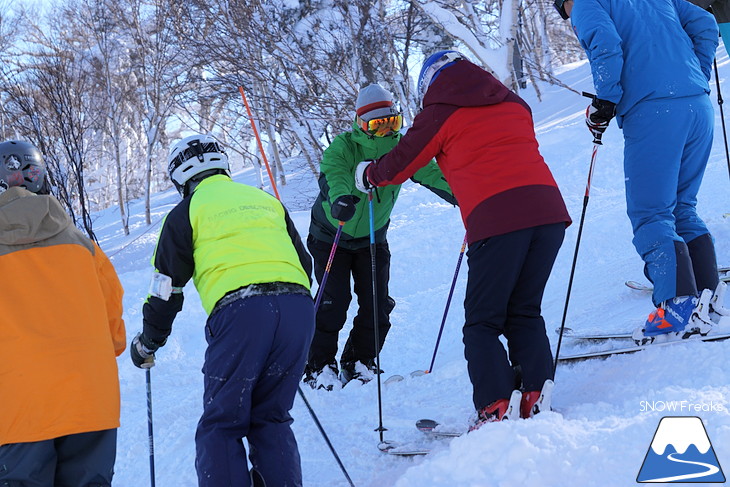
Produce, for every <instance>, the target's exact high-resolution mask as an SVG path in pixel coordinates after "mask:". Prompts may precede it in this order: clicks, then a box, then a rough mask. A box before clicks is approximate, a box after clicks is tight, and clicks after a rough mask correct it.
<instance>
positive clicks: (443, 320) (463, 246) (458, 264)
mask: <svg viewBox="0 0 730 487" xmlns="http://www.w3.org/2000/svg"><path fill="white" fill-rule="evenodd" d="M464 250H466V236H464V243H462V244H461V252H459V260H458V261H456V271H454V279H453V280H452V281H451V289H450V290H449V297H448V298H447V299H446V309H444V316H443V318H441V327H440V328H439V334H438V336H437V337H436V346H435V347H434V348H433V357H431V365H429V366H428V370H426V373H427V374H430V373H431V372H433V364H434V362H435V361H436V352H437V351H438V349H439V343H441V334H442V333H443V332H444V325H445V324H446V316H447V315H448V314H449V306H450V305H451V298H452V297H453V296H454V288H455V287H456V278H457V277H458V276H459V268H460V267H461V259H463V258H464Z"/></svg>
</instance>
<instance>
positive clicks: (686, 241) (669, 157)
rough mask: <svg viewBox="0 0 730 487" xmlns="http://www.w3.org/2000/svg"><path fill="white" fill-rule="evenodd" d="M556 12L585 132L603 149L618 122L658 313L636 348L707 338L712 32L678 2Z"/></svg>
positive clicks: (567, 3)
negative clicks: (703, 203) (583, 103)
mask: <svg viewBox="0 0 730 487" xmlns="http://www.w3.org/2000/svg"><path fill="white" fill-rule="evenodd" d="M554 3H555V7H556V9H557V10H558V12H559V13H560V15H561V16H562V17H563V18H564V19H567V18H570V19H571V22H572V25H573V30H574V31H575V33H576V35H577V37H578V40H579V42H580V44H581V46H582V47H583V49H585V52H586V54H587V56H588V60H589V62H590V65H591V71H592V73H593V83H594V85H595V89H596V93H597V94H596V98H595V99H594V100H593V102H592V103H591V105H590V106H589V107H588V109H587V110H586V123H587V125H588V128H589V129H590V131H591V132H592V134H593V135H594V138H595V139H597V140H598V141H600V138H601V136H602V134H603V132H604V131H605V130H606V128H607V127H608V124H609V122H610V121H611V119H612V118H614V116H615V117H616V122H617V123H618V126H619V127H620V128H622V129H623V133H624V173H625V181H626V204H627V212H628V216H629V219H630V220H631V224H632V227H633V232H634V239H633V243H634V246H635V247H636V250H637V251H638V253H639V254H640V255H641V258H642V259H643V260H644V264H645V273H646V275H647V277H648V278H649V279H650V280H651V281H652V283H653V284H654V293H653V296H652V299H653V301H654V305H655V306H657V310H656V311H654V312H652V313H651V314H650V315H649V319H648V320H647V322H646V324H645V325H644V326H643V327H642V328H641V329H639V330H636V332H635V333H634V339H636V340H637V341H641V342H644V343H646V342H649V341H653V340H654V339H655V338H656V337H658V336H662V340H665V339H667V338H669V337H674V336H680V337H683V338H686V337H687V336H690V335H692V334H695V333H701V334H706V333H708V332H709V331H710V330H711V327H712V322H711V320H710V319H709V317H708V315H707V313H704V314H701V313H700V311H701V310H702V309H703V307H702V306H701V305H700V301H707V302H708V304H709V300H710V299H711V298H712V294H713V291H714V290H715V289H716V288H717V286H718V274H717V262H716V258H715V248H714V243H713V239H712V236H711V235H710V232H709V230H708V229H707V226H706V225H705V223H704V222H703V221H702V219H701V218H700V217H699V216H698V214H697V209H696V205H697V192H698V190H699V188H700V184H701V182H702V177H703V175H704V172H705V167H706V165H707V160H708V158H709V155H710V149H711V148H712V138H713V127H714V110H713V107H712V104H711V102H710V98H709V96H708V94H709V92H710V89H709V84H708V80H709V79H710V74H711V68H712V61H713V59H714V57H715V50H716V49H717V45H718V28H717V23H716V22H715V19H714V18H713V16H712V14H710V13H709V12H707V11H705V10H703V9H701V8H700V7H697V6H696V5H693V4H691V3H689V2H687V1H685V0H642V1H640V2H634V1H631V0H555V2H554ZM705 289H707V290H708V291H706V292H704V293H703V290H705ZM700 293H702V296H701V298H700ZM704 308H707V306H705V307H704Z"/></svg>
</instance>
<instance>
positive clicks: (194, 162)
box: [167, 135, 231, 197]
mask: <svg viewBox="0 0 730 487" xmlns="http://www.w3.org/2000/svg"><path fill="white" fill-rule="evenodd" d="M208 171H211V173H214V172H224V173H225V174H227V175H228V176H230V175H231V172H230V168H229V166H228V156H227V155H226V151H225V150H224V149H223V147H221V145H220V144H219V143H218V141H217V140H216V139H215V138H214V137H213V136H211V135H190V136H188V137H185V138H184V139H182V140H179V141H177V142H175V143H174V144H172V147H170V155H169V156H168V157H167V172H168V173H169V174H170V179H172V182H173V184H174V185H175V189H177V191H178V193H180V195H182V196H183V197H185V188H186V184H187V183H188V181H190V180H195V176H198V175H201V174H202V173H205V172H208ZM202 177H204V176H201V178H202ZM198 179H200V178H198Z"/></svg>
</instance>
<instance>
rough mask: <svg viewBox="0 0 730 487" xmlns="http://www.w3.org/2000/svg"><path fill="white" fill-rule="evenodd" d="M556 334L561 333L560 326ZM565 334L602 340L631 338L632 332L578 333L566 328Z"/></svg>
mask: <svg viewBox="0 0 730 487" xmlns="http://www.w3.org/2000/svg"><path fill="white" fill-rule="evenodd" d="M555 333H556V334H558V335H559V334H560V328H556V329H555ZM563 336H564V337H565V338H569V339H571V340H586V341H591V340H595V341H601V340H624V339H628V338H631V333H630V332H629V333H626V332H620V331H619V332H609V333H578V332H576V331H575V330H573V329H572V328H567V327H566V328H564V329H563Z"/></svg>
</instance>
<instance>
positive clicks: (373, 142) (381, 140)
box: [350, 122, 401, 159]
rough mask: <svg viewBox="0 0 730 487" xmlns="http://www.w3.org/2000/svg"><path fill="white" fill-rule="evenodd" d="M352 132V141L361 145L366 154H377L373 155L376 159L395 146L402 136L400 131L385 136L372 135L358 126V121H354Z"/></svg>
mask: <svg viewBox="0 0 730 487" xmlns="http://www.w3.org/2000/svg"><path fill="white" fill-rule="evenodd" d="M350 133H351V137H352V141H353V142H355V143H356V144H357V145H359V146H361V147H362V148H363V150H364V152H365V153H366V154H370V153H375V154H377V155H375V156H373V158H375V159H377V158H378V157H380V156H382V155H383V154H385V153H387V152H388V151H390V150H391V149H392V148H393V147H395V144H397V143H398V141H399V140H400V137H401V134H400V132H396V133H394V134H391V135H386V136H385V137H373V136H370V135H368V134H366V133H365V132H363V131H362V129H361V128H360V127H358V126H357V122H352V132H350Z"/></svg>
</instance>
